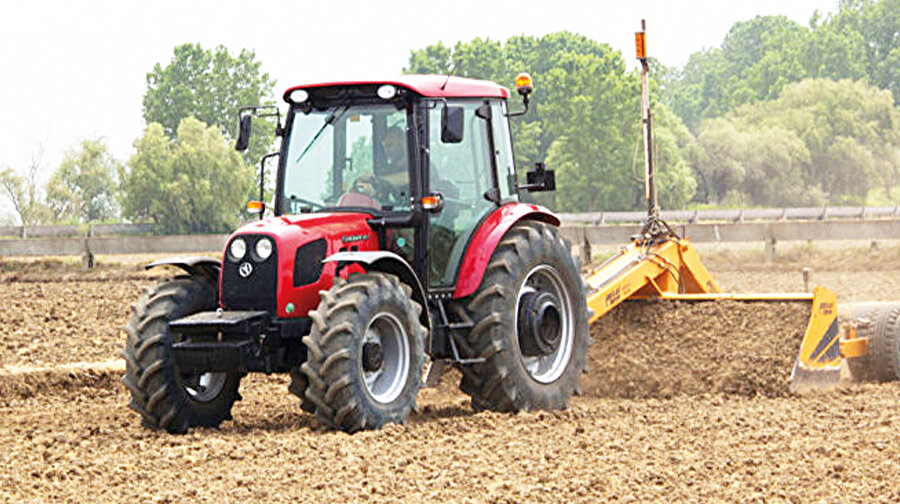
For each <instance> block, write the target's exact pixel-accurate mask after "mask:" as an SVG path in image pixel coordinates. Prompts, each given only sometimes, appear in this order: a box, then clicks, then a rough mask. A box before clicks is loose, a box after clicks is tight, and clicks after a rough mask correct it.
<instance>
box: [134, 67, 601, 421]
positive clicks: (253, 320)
mask: <svg viewBox="0 0 900 504" xmlns="http://www.w3.org/2000/svg"><path fill="white" fill-rule="evenodd" d="M517 86H518V91H519V93H520V94H521V95H522V96H523V99H524V107H525V109H526V110H527V106H528V93H529V92H530V91H531V81H530V77H528V76H527V75H522V76H520V77H519V78H517ZM509 95H510V94H509V91H508V90H507V89H506V88H504V87H502V86H499V85H497V84H495V83H492V82H487V81H479V80H472V79H464V78H458V77H447V76H430V75H407V76H403V77H400V78H397V79H394V80H390V81H365V82H331V83H325V84H315V85H306V86H298V87H294V88H291V89H288V90H287V91H286V92H285V94H284V100H285V101H286V102H287V104H288V106H289V111H288V113H287V117H286V119H285V124H284V126H282V125H281V118H280V115H279V113H278V112H277V109H275V111H274V112H267V111H266V110H265V108H263V107H258V108H247V109H242V111H241V115H240V129H239V134H238V139H237V148H238V149H239V150H241V149H245V148H246V146H247V141H248V138H249V134H250V125H251V116H253V115H256V116H265V115H272V116H279V117H278V123H279V124H278V127H277V129H276V134H277V135H278V136H280V137H281V148H280V152H279V153H277V154H273V155H277V156H278V157H279V163H278V174H277V182H276V190H275V194H274V208H273V210H274V212H273V213H274V216H273V217H270V218H267V219H261V220H259V221H257V222H252V223H249V224H247V225H244V226H243V227H241V228H240V229H238V230H237V231H235V232H234V233H233V234H232V235H231V236H230V237H229V238H228V241H227V243H226V246H225V250H224V252H223V255H222V260H221V261H215V260H211V259H208V258H173V259H167V260H163V261H157V262H155V263H153V264H151V265H148V268H149V267H155V266H160V265H172V266H176V267H178V268H181V269H183V270H184V271H185V272H186V275H182V276H178V277H176V278H174V279H172V280H169V281H164V282H162V283H160V284H159V285H158V286H157V287H156V288H155V289H154V290H153V291H151V292H149V293H148V294H147V295H145V296H144V297H143V298H142V299H141V300H140V301H139V302H138V303H137V305H136V306H135V310H134V312H135V313H134V316H133V318H132V319H131V321H130V322H129V324H128V326H127V327H126V332H127V342H126V346H125V350H124V352H123V355H124V358H125V360H126V364H127V371H126V375H125V377H124V378H123V381H124V383H125V384H126V386H127V387H128V388H129V389H130V391H131V395H132V401H131V407H132V408H133V409H135V410H136V411H137V412H138V413H140V414H141V417H142V420H143V423H144V425H146V426H148V427H151V428H157V429H165V430H167V431H169V432H172V433H183V432H186V431H187V430H188V429H189V428H190V427H192V426H217V425H219V424H220V423H221V422H222V421H223V420H228V419H230V418H231V408H232V405H233V404H234V402H235V401H236V400H238V399H240V395H239V394H238V386H239V383H240V380H241V378H242V377H243V376H245V375H246V374H247V373H249V372H263V373H290V376H291V385H290V387H289V388H290V391H291V392H293V393H294V394H296V395H298V396H300V398H301V400H302V402H301V407H302V408H303V409H304V410H306V411H309V412H312V413H314V414H315V415H316V417H318V418H319V419H320V420H321V421H322V422H324V423H325V424H327V425H328V426H330V427H333V428H338V429H342V430H345V431H348V432H353V431H357V430H360V429H376V428H379V427H381V426H382V425H384V424H385V423H388V422H404V421H405V420H406V418H407V417H408V415H409V414H410V411H411V410H412V409H414V408H415V407H416V406H415V405H416V396H417V393H418V391H419V389H420V388H421V387H422V385H423V375H424V374H425V373H426V368H427V369H431V368H432V364H444V363H451V364H453V365H455V366H457V367H458V368H459V369H460V370H461V372H462V381H461V383H460V388H461V389H462V390H463V391H464V392H465V393H467V394H468V395H470V396H471V397H472V406H473V408H474V409H475V410H483V409H490V410H498V411H518V410H530V409H556V408H564V407H565V406H566V405H567V403H568V400H569V398H570V397H571V396H572V394H573V393H575V392H577V391H578V382H579V379H580V375H581V373H582V371H583V370H584V369H585V354H586V347H587V344H588V339H589V338H588V312H587V307H586V304H585V297H584V292H583V283H582V279H581V277H580V275H579V268H578V266H577V265H576V263H575V261H574V260H573V258H572V256H571V254H570V246H569V244H568V243H567V242H566V241H565V240H564V239H563V238H562V237H561V236H560V234H559V232H558V229H557V226H558V225H559V220H558V219H557V218H556V217H555V216H554V215H553V214H552V213H550V212H549V211H548V210H547V209H545V208H543V207H541V206H538V205H534V204H528V203H522V202H521V201H520V200H521V199H525V198H527V192H529V191H541V190H553V189H554V177H553V172H552V171H549V170H545V169H544V168H543V166H542V165H540V164H539V165H538V166H537V167H536V169H535V170H532V171H530V172H528V174H527V181H526V183H525V184H519V182H518V180H517V177H516V170H515V166H514V162H513V150H512V141H511V138H510V130H509V120H508V117H510V116H514V115H518V114H521V113H524V110H522V111H520V112H516V113H512V112H510V111H509V110H508V108H507V107H508V105H507V101H508V99H509ZM270 156H272V155H270ZM261 179H262V171H261ZM263 185H264V184H263V183H262V180H261V182H260V190H261V191H262V187H263ZM251 203H255V207H256V209H257V210H258V211H260V212H262V211H264V210H265V208H264V205H263V204H262V202H261V201H260V202H251ZM434 367H438V366H434Z"/></svg>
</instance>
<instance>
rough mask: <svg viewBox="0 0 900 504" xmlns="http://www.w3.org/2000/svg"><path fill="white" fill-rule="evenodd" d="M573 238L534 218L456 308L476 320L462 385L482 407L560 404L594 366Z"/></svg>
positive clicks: (506, 242) (464, 342) (509, 238)
mask: <svg viewBox="0 0 900 504" xmlns="http://www.w3.org/2000/svg"><path fill="white" fill-rule="evenodd" d="M569 249H570V247H569V245H568V243H567V242H566V241H565V240H564V239H563V238H562V237H561V236H560V235H559V232H558V230H557V229H556V228H555V227H553V226H550V225H547V224H544V223H541V222H534V221H526V222H522V223H519V224H516V225H515V226H514V227H513V228H512V229H510V231H509V232H508V233H507V235H506V236H505V237H504V238H503V240H502V241H501V242H500V244H499V245H498V246H497V249H496V250H495V251H494V254H493V255H492V256H491V261H490V262H489V263H488V266H487V269H486V271H485V274H484V278H483V279H482V282H481V286H480V287H479V288H478V290H477V291H476V292H475V293H474V294H473V295H472V296H471V297H470V298H468V299H467V300H466V301H465V302H464V303H463V304H456V305H455V311H456V313H457V314H458V315H459V316H460V318H462V319H464V320H468V321H470V322H472V323H473V329H472V331H471V333H470V334H469V335H468V337H467V338H465V339H461V338H460V339H458V340H457V343H458V346H459V347H460V352H461V353H462V354H463V355H462V356H463V357H464V358H470V359H484V361H483V362H481V363H476V364H471V365H467V366H463V367H462V371H463V379H462V381H461V383H460V388H461V389H462V391H463V392H465V393H467V394H469V395H470V396H472V406H473V407H474V408H475V409H476V410H480V409H492V410H499V411H518V410H531V409H559V408H565V407H566V406H567V405H568V401H569V398H570V397H571V396H572V394H574V393H578V392H579V388H578V382H579V380H580V377H581V373H582V372H583V371H586V370H587V369H586V366H585V358H586V353H587V345H588V340H589V338H588V324H587V307H586V303H585V297H584V293H583V284H582V281H581V277H580V275H579V269H578V267H577V265H576V264H575V261H574V260H573V259H572V257H571V255H570V254H569Z"/></svg>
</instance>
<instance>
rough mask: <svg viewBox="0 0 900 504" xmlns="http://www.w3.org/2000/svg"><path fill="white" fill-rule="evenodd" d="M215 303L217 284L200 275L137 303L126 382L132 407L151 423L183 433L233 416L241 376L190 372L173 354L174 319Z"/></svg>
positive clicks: (163, 285)
mask: <svg viewBox="0 0 900 504" xmlns="http://www.w3.org/2000/svg"><path fill="white" fill-rule="evenodd" d="M215 307H216V286H215V285H214V284H213V283H211V282H209V281H208V280H205V279H202V278H198V277H179V278H176V279H173V280H169V281H163V282H160V283H159V284H158V285H157V286H156V288H155V289H154V290H149V291H148V292H147V293H146V294H145V295H144V296H143V297H141V299H140V300H139V301H138V302H137V303H136V304H135V305H134V306H133V307H132V308H133V311H134V315H133V316H132V317H131V320H130V321H129V322H128V324H127V325H126V326H125V328H124V329H125V332H126V333H127V339H126V341H125V349H124V350H123V351H122V357H123V358H124V359H125V376H124V377H122V382H123V383H124V384H125V386H126V387H127V388H128V390H130V391H131V403H130V404H129V406H130V407H131V408H132V409H134V410H135V411H137V412H138V413H140V414H141V418H142V423H143V424H144V425H145V426H146V427H150V428H152V429H164V430H166V431H168V432H170V433H173V434H183V433H185V432H187V430H188V429H189V428H190V427H218V426H219V424H221V423H222V422H223V421H225V420H231V407H232V405H233V404H234V402H235V401H237V400H239V399H240V395H239V394H238V387H239V385H240V380H241V375H240V374H239V373H237V372H217V373H212V372H210V373H199V374H196V373H195V374H191V375H186V374H183V373H180V372H179V371H178V369H177V366H176V365H175V359H174V358H173V356H172V343H173V342H174V336H173V334H172V333H171V331H170V330H169V322H170V321H171V320H175V319H178V318H181V317H184V316H187V315H191V314H193V313H197V312H201V311H206V310H214V309H215Z"/></svg>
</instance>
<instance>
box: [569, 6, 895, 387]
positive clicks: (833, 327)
mask: <svg viewBox="0 0 900 504" xmlns="http://www.w3.org/2000/svg"><path fill="white" fill-rule="evenodd" d="M645 30H646V25H645V24H644V23H643V21H642V23H641V31H640V32H638V33H637V34H636V39H635V40H636V44H637V48H638V51H637V57H638V60H639V61H640V63H641V118H642V123H643V128H642V129H643V136H644V197H645V199H646V200H647V220H646V221H645V224H644V228H643V230H642V231H641V233H640V235H638V236H635V237H633V238H632V240H631V243H629V244H628V245H626V246H625V247H623V248H622V249H621V250H620V251H619V253H618V254H616V255H615V256H614V257H612V258H611V259H609V260H608V261H606V262H605V263H603V264H602V265H600V266H599V267H597V268H595V269H594V270H592V271H591V272H590V273H589V274H588V275H587V277H586V279H585V281H586V283H587V285H588V287H589V293H588V296H587V304H588V308H590V309H591V310H592V314H591V317H590V322H591V323H594V322H596V321H597V319H599V318H600V317H602V316H603V315H605V314H607V313H608V312H609V311H610V310H612V309H613V308H615V307H616V306H618V305H619V304H620V303H622V302H623V301H625V300H626V299H651V298H656V299H671V300H679V301H695V302H703V301H715V300H723V299H727V300H734V301H747V302H784V301H788V302H801V303H808V304H809V306H810V311H809V321H808V322H807V324H806V331H805V333H804V335H803V340H802V342H801V344H800V351H799V352H798V355H797V359H796V361H795V363H794V369H793V372H792V373H791V388H792V389H793V390H801V389H804V388H810V387H817V386H822V385H830V384H834V383H836V382H838V381H839V379H840V370H841V364H842V361H843V360H844V359H845V358H846V362H847V364H848V367H849V369H850V371H851V373H852V374H853V375H854V377H855V378H857V379H876V380H882V381H887V380H897V379H900V305H882V306H875V307H873V306H866V307H862V308H860V309H859V310H857V311H855V312H853V314H852V315H851V316H850V317H849V318H847V319H846V320H845V323H844V331H841V327H840V324H839V322H838V307H837V297H836V296H835V294H834V292H831V291H830V290H828V289H826V288H824V287H816V288H815V289H814V290H813V292H812V293H771V294H727V293H722V292H721V291H720V289H719V287H718V285H716V282H715V281H714V280H713V278H712V275H710V274H709V271H707V270H706V267H705V266H703V263H702V262H701V261H700V256H699V255H698V254H697V251H696V250H695V249H694V247H693V246H692V245H691V244H690V241H689V240H688V239H687V238H682V237H679V236H678V235H676V234H675V233H674V232H673V231H672V229H671V228H670V227H669V225H668V224H666V223H665V222H664V221H663V220H662V219H661V218H660V212H659V202H658V198H657V193H656V185H655V179H656V167H655V165H654V162H653V157H652V149H650V146H651V145H653V140H652V134H653V132H652V131H653V130H652V121H653V116H652V114H651V113H650V99H649V98H650V97H649V94H650V91H649V80H648V73H649V62H648V59H647V53H646V40H645V38H644V35H645ZM661 329H662V328H661Z"/></svg>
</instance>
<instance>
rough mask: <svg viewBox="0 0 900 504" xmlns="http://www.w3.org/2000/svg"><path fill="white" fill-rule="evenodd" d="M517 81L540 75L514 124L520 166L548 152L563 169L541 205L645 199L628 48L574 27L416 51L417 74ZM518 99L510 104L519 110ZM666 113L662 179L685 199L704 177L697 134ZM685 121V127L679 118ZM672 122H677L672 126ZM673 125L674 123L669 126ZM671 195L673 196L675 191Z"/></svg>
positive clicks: (573, 207) (622, 204) (630, 204)
mask: <svg viewBox="0 0 900 504" xmlns="http://www.w3.org/2000/svg"><path fill="white" fill-rule="evenodd" d="M451 69H453V73H454V75H459V76H466V77H474V78H481V79H488V80H493V81H494V82H501V83H506V82H509V83H511V81H512V79H513V77H514V76H515V75H516V74H517V73H519V72H522V71H529V72H530V73H532V75H533V76H534V79H535V89H536V91H535V93H534V94H533V95H532V97H531V104H530V106H529V110H528V113H527V114H525V115H524V116H521V117H516V118H514V119H513V120H512V121H510V123H511V127H512V134H513V138H514V139H515V156H516V165H517V166H518V169H519V171H520V175H519V176H520V178H524V175H523V174H522V172H524V171H526V170H528V169H530V168H531V166H532V165H533V164H534V163H535V162H538V161H544V160H545V159H546V160H547V164H548V167H549V168H551V169H556V170H557V187H558V188H559V191H558V193H559V194H565V195H566V196H565V198H558V197H557V196H555V195H554V194H553V193H548V194H541V195H538V197H537V199H538V201H540V202H541V203H544V204H547V205H550V206H551V207H555V208H557V209H559V210H564V211H584V210H600V209H631V208H636V207H638V206H639V205H641V204H642V196H641V195H642V194H643V189H642V185H641V184H642V182H639V181H635V180H634V179H633V177H632V174H631V166H632V162H633V160H634V159H635V156H636V155H637V156H639V155H640V152H638V153H637V154H635V142H634V141H635V138H636V135H639V133H640V129H639V121H640V108H639V100H640V88H639V79H638V76H637V74H635V73H633V72H631V73H629V72H627V71H626V68H625V61H624V60H623V59H622V56H621V54H620V53H618V52H616V51H614V50H613V49H612V48H611V47H609V46H608V45H606V44H600V43H598V42H596V41H593V40H591V39H589V38H587V37H584V36H581V35H576V34H572V33H569V32H560V33H551V34H549V35H545V36H543V37H531V36H524V35H522V36H516V37H512V38H510V39H509V40H507V41H506V42H505V43H500V42H495V41H491V40H483V39H479V38H476V39H474V40H472V41H470V42H458V43H456V44H455V45H454V46H453V47H452V48H448V47H446V46H444V45H443V44H440V43H439V44H436V45H432V46H428V47H426V48H424V49H420V50H416V51H412V53H411V55H410V59H409V66H408V67H407V68H406V69H405V71H407V72H413V73H447V72H449V71H451ZM520 107H521V105H520V104H519V103H517V100H510V108H511V109H519V108H520ZM667 117H669V118H670V119H671V120H667V121H661V122H660V123H659V129H660V131H661V132H662V133H663V134H662V135H660V136H659V138H660V143H659V144H658V146H661V147H662V148H663V150H664V153H665V156H664V158H665V163H663V164H661V165H660V167H661V180H662V181H663V183H664V184H668V185H667V188H669V189H671V190H672V191H673V193H672V194H671V195H669V196H670V197H671V199H670V200H669V201H668V202H669V203H670V204H672V205H675V206H681V205H683V204H685V203H686V202H687V201H688V200H690V198H691V197H692V196H693V193H694V188H695V187H696V181H695V180H693V173H692V172H691V170H690V165H689V164H688V163H687V161H686V158H685V157H684V153H683V152H681V149H682V148H685V147H686V146H687V145H689V144H690V143H691V142H692V141H693V140H692V137H691V135H690V133H689V132H688V131H687V129H686V128H684V127H683V125H681V122H680V121H679V120H677V118H676V117H675V116H674V115H672V114H669V115H668V116H667ZM679 125H680V126H679ZM669 128H675V129H678V128H680V129H678V131H677V132H675V131H668V129H669ZM663 130H666V131H668V132H666V131H663ZM669 196H667V197H669Z"/></svg>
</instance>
